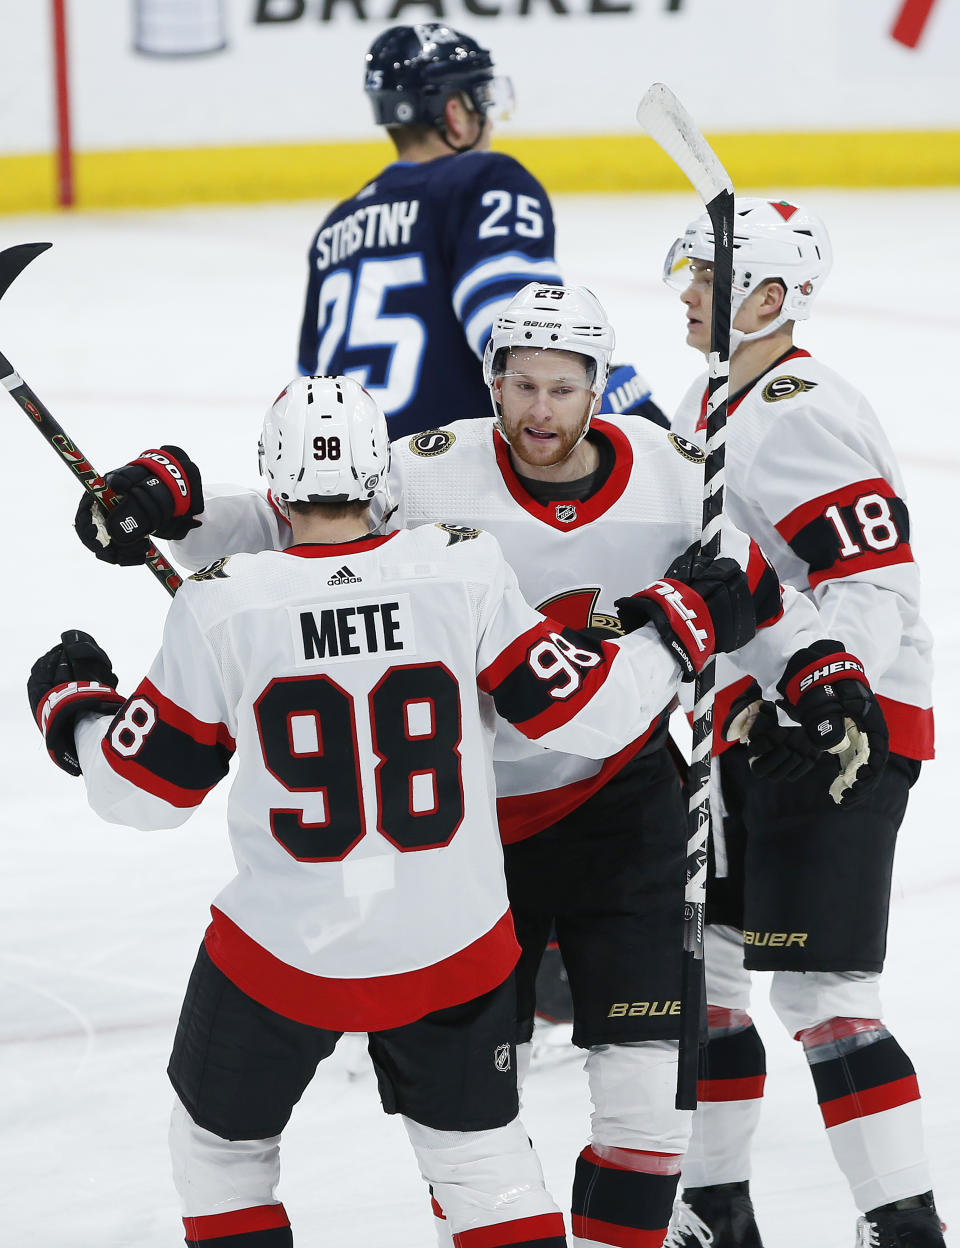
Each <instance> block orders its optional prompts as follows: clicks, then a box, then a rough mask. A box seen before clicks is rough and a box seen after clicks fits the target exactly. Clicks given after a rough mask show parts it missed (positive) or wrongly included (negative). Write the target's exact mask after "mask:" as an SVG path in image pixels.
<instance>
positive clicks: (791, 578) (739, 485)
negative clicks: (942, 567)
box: [673, 349, 933, 759]
mask: <svg viewBox="0 0 960 1248" xmlns="http://www.w3.org/2000/svg"><path fill="white" fill-rule="evenodd" d="M705 412H706V379H705V377H701V378H700V379H699V380H697V381H696V382H695V383H694V384H693V386H692V387H691V388H690V390H689V391H688V393H687V394H686V396H685V397H684V399H683V401H682V402H681V404H680V407H679V409H678V411H677V414H676V417H675V419H674V422H673V428H674V430H675V431H676V432H677V433H678V434H680V435H681V436H683V437H685V438H689V439H692V440H694V441H698V442H703V441H704V440H705V438H706V428H705V426H706V419H705ZM728 422H729V423H728V425H727V432H726V485H727V492H726V496H725V507H726V509H727V510H728V511H729V513H730V515H731V516H732V518H733V519H734V521H735V522H736V523H737V524H738V525H739V526H740V527H741V528H742V529H744V530H746V532H748V533H749V534H751V536H752V537H754V538H756V540H757V541H758V542H759V543H760V545H761V546H762V547H763V549H764V551H765V552H766V553H767V555H768V556H769V557H770V559H771V561H772V562H773V564H774V566H775V567H776V569H777V572H778V573H779V575H780V579H781V581H782V582H783V583H784V584H785V585H790V586H792V587H793V588H795V589H796V590H798V591H799V592H800V593H802V594H805V595H806V596H807V597H808V598H810V599H811V601H813V602H815V603H816V605H817V607H818V609H819V611H820V615H821V619H822V621H823V625H824V627H825V629H826V635H827V636H829V637H833V638H836V639H837V640H838V641H840V642H842V643H843V645H844V646H846V648H847V649H848V650H850V651H852V652H853V653H854V654H856V656H857V657H858V658H859V659H860V660H861V661H862V662H863V665H864V669H865V671H866V674H867V677H868V679H869V681H870V684H871V687H872V688H873V690H874V692H875V693H876V694H877V697H878V699H879V701H880V704H881V705H882V707H883V710H884V714H885V715H886V718H887V724H888V727H889V729H890V748H891V749H892V750H894V751H895V752H897V753H899V754H904V755H906V756H907V757H910V758H915V759H925V758H932V757H933V711H932V705H933V695H932V675H933V661H932V641H931V636H930V631H929V629H928V628H927V626H926V624H925V623H924V621H923V619H922V618H921V615H920V576H919V571H918V568H917V564H916V561H915V560H914V557H913V552H912V550H911V547H910V518H909V514H908V511H907V505H906V500H905V495H904V488H903V481H902V478H901V474H900V470H899V468H898V466H897V462H896V457H895V456H894V453H893V450H892V448H891V446H890V443H889V441H888V439H887V437H886V434H885V433H884V432H883V429H882V428H881V426H880V423H879V421H878V419H877V417H876V415H875V413H874V411H873V409H872V408H871V407H870V405H869V403H868V402H867V401H866V399H865V398H864V396H863V395H862V394H861V393H860V392H859V391H858V390H857V389H855V388H854V387H853V386H851V385H850V384H849V383H848V382H846V381H844V380H843V378H842V377H840V376H838V375H837V373H835V372H834V371H833V370H832V369H830V368H827V366H826V365H824V364H821V363H820V362H819V361H818V360H815V359H813V358H812V357H811V355H810V354H809V352H807V351H804V350H800V349H795V350H793V351H791V352H790V353H789V354H788V355H786V356H783V357H781V359H780V360H779V361H778V362H777V363H776V364H774V365H773V367H771V368H770V369H769V370H768V371H767V372H766V373H764V374H763V375H762V376H761V377H759V378H757V380H756V381H755V382H753V383H752V385H751V386H750V387H749V388H747V389H746V390H745V391H741V392H740V393H738V394H736V395H734V396H733V398H732V400H731V402H730V407H729V416H728ZM733 679H735V674H734V673H733V672H732V671H731V668H730V667H729V666H728V665H727V664H726V663H725V662H723V660H722V657H721V659H720V660H718V666H717V682H718V686H719V685H721V684H724V683H729V682H731V681H732V680H733ZM727 696H728V697H729V691H728V694H727ZM718 698H719V695H718Z"/></svg>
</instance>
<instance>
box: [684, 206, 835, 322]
mask: <svg viewBox="0 0 960 1248" xmlns="http://www.w3.org/2000/svg"><path fill="white" fill-rule="evenodd" d="M691 260H705V261H709V262H712V261H713V225H712V223H711V221H710V217H709V215H708V214H707V213H703V215H702V216H699V217H697V219H696V220H695V221H692V222H691V223H690V224H689V225H688V226H687V228H686V230H685V232H684V234H683V237H682V238H678V239H677V240H676V242H675V243H674V244H673V246H672V247H671V248H670V251H669V252H668V253H667V259H666V261H665V263H664V266H663V280H664V281H665V282H666V283H667V285H668V286H674V287H675V288H677V289H678V290H683V289H684V287H685V286H686V285H687V283H688V282H689V280H690V274H689V262H690V261H691ZM832 265H833V250H832V248H831V246H830V236H829V235H828V234H827V227H826V226H825V225H824V224H823V222H822V221H821V220H820V218H819V217H817V216H815V215H814V213H812V212H808V211H807V210H806V209H805V208H802V207H801V206H800V205H799V204H792V203H789V202H788V201H787V200H785V199H780V200H773V199H755V198H747V197H744V198H743V199H738V200H736V203H735V207H734V219H733V315H734V316H736V314H737V310H738V309H739V307H740V305H741V303H743V301H744V299H745V298H746V297H747V295H749V294H750V293H751V291H754V290H756V289H757V287H758V286H759V285H760V283H761V282H764V281H767V280H768V279H770V278H779V280H780V281H782V282H783V284H784V286H785V287H786V294H785V295H784V298H783V307H782V309H781V311H780V315H779V316H778V317H777V318H776V320H775V321H774V322H773V324H771V325H770V326H768V327H767V328H766V329H764V330H763V331H760V332H756V333H753V334H739V335H738V337H739V340H740V341H741V342H742V341H744V340H746V339H751V338H763V337H766V336H767V334H771V333H773V331H774V330H775V329H779V327H780V326H781V325H782V324H783V323H784V322H785V321H803V320H806V319H807V317H808V316H809V315H810V307H811V305H812V303H813V301H814V299H815V298H816V297H817V295H818V294H819V293H820V287H821V286H822V285H823V283H824V281H825V280H826V278H827V276H828V274H829V273H830V269H831V267H832Z"/></svg>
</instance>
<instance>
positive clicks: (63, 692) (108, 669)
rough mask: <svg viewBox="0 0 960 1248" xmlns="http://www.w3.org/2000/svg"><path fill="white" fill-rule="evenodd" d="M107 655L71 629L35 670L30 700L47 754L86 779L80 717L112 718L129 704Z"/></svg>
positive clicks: (45, 655) (38, 661)
mask: <svg viewBox="0 0 960 1248" xmlns="http://www.w3.org/2000/svg"><path fill="white" fill-rule="evenodd" d="M116 689H117V678H116V676H115V675H114V671H113V667H112V665H111V663H110V660H109V658H108V657H107V655H106V653H105V652H104V651H103V650H102V649H101V648H100V646H98V645H97V643H96V641H94V639H93V638H92V637H91V636H90V634H89V633H82V632H80V631H78V630H77V629H69V630H68V631H67V632H65V633H61V634H60V641H59V643H58V644H57V645H55V646H54V647H53V648H52V649H51V650H48V651H47V653H46V654H44V655H41V656H40V658H39V659H37V661H36V663H34V665H33V667H32V668H31V669H30V678H29V680H28V681H27V697H28V698H29V699H30V709H31V711H32V712H33V717H34V719H35V720H36V723H37V727H38V728H39V729H40V731H41V732H42V733H43V736H44V739H45V741H46V743H47V753H48V754H49V755H50V757H51V758H52V759H53V761H54V762H55V763H56V764H57V766H58V767H61V768H62V769H63V770H64V771H66V772H68V773H69V774H70V775H71V776H79V775H80V764H79V763H78V762H77V747H76V744H75V742H74V739H73V729H74V725H75V724H76V721H77V719H78V717H79V716H81V715H89V714H107V715H112V714H114V712H115V711H117V709H118V708H119V707H121V706H123V702H124V699H123V698H122V697H121V696H120V695H119V693H117V692H116Z"/></svg>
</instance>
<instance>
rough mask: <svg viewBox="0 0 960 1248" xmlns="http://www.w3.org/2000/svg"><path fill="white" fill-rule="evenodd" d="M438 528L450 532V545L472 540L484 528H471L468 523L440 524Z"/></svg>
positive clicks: (448, 541) (448, 539) (448, 540)
mask: <svg viewBox="0 0 960 1248" xmlns="http://www.w3.org/2000/svg"><path fill="white" fill-rule="evenodd" d="M437 528H438V529H443V531H444V533H446V534H448V537H447V545H448V546H456V544H457V542H470V541H472V540H473V539H474V538H475V537H479V536H480V534H481V533H482V532H483V530H482V529H471V528H470V526H469V525H467V524H438V525H437Z"/></svg>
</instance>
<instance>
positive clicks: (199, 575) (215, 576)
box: [189, 555, 230, 581]
mask: <svg viewBox="0 0 960 1248" xmlns="http://www.w3.org/2000/svg"><path fill="white" fill-rule="evenodd" d="M229 561H230V556H229V555H224V557H223V558H222V559H217V560H215V561H214V562H213V563H208V564H207V566H206V567H205V568H200V569H199V570H198V571H196V572H194V573H193V574H192V575H191V576H190V578H189V579H190V580H191V581H222V580H226V578H227V577H228V576H229V575H230V573H229V572H225V571H224V568H225V567H226V565H227V564H228V563H229Z"/></svg>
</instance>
